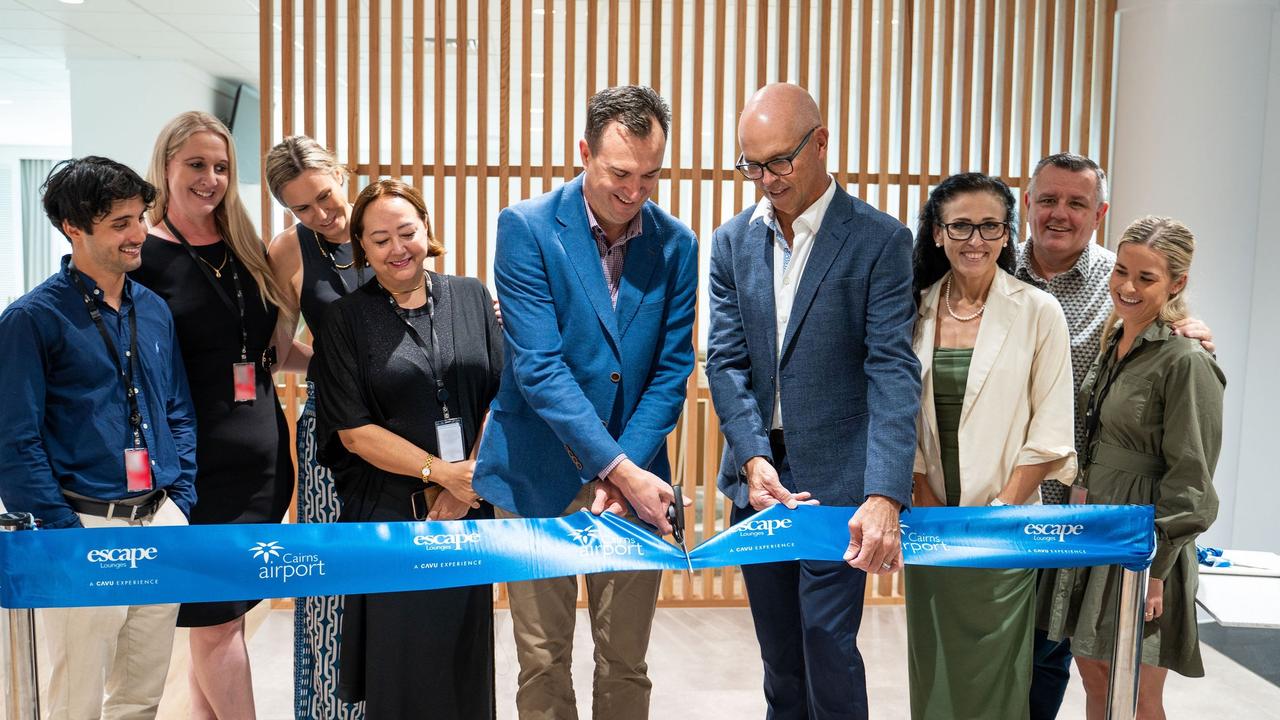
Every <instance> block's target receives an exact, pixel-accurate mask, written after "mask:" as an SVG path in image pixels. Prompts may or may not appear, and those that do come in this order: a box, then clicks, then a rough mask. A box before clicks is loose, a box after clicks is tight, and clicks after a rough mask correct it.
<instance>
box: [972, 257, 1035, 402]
mask: <svg viewBox="0 0 1280 720" xmlns="http://www.w3.org/2000/svg"><path fill="white" fill-rule="evenodd" d="M1018 292H1020V291H1019V290H1017V289H1016V288H1015V287H1014V286H1013V285H1012V283H1010V282H1009V275H1008V274H1007V273H1005V272H1004V271H1003V270H996V276H995V279H994V280H992V281H991V291H990V292H988V293H987V305H986V309H985V310H984V311H983V313H982V325H981V327H979V328H978V339H977V341H976V342H975V343H974V347H973V359H972V360H971V361H970V363H969V379H968V380H967V381H966V382H965V388H964V408H963V409H961V411H960V425H961V426H963V425H964V423H965V421H966V420H967V419H968V417H969V412H970V411H971V410H972V409H973V405H974V401H975V400H976V399H977V397H978V393H980V392H982V386H983V385H984V384H985V383H986V381H987V376H988V375H990V374H991V368H992V367H993V366H994V365H995V363H996V358H997V357H999V355H1000V349H1001V348H1002V347H1004V343H1005V340H1006V339H1007V338H1008V337H1009V329H1010V328H1011V327H1012V326H1013V321H1014V320H1015V319H1016V318H1017V317H1018V313H1019V312H1021V310H1022V303H1021V302H1020V301H1019V298H1018V297H1017V293H1018Z"/></svg>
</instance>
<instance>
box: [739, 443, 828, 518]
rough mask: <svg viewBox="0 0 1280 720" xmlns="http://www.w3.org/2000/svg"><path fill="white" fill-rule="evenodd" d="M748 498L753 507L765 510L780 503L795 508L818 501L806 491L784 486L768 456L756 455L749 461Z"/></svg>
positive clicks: (747, 468) (814, 503)
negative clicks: (793, 490) (792, 489)
mask: <svg viewBox="0 0 1280 720" xmlns="http://www.w3.org/2000/svg"><path fill="white" fill-rule="evenodd" d="M746 471H747V500H748V501H749V502H750V503H751V507H753V508H755V509H756V510H757V511H758V510H764V509H765V508H767V507H770V506H772V505H777V504H779V503H781V504H783V505H786V506H787V509H788V510H795V509H796V506H797V505H817V504H818V501H817V500H814V499H813V498H812V496H811V495H810V494H809V493H808V492H807V491H806V492H798V493H793V492H791V491H790V490H788V489H786V488H785V487H783V486H782V481H781V480H779V479H778V471H777V470H775V469H774V467H773V464H772V463H770V462H769V461H768V460H767V459H766V458H763V457H760V456H758V455H757V456H756V457H753V458H751V459H750V460H748V461H747V466H746Z"/></svg>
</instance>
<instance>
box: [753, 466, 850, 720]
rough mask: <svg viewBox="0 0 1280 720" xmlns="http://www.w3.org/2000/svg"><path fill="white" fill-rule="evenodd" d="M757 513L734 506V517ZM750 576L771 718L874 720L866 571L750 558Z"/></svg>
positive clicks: (787, 482) (783, 473) (784, 473)
mask: <svg viewBox="0 0 1280 720" xmlns="http://www.w3.org/2000/svg"><path fill="white" fill-rule="evenodd" d="M780 450H782V451H783V452H779V451H780ZM773 452H774V457H775V458H777V459H778V467H777V469H778V471H779V472H778V475H779V478H780V479H781V480H782V483H783V485H784V486H786V487H787V488H789V489H791V490H792V491H795V490H796V488H795V487H794V486H793V484H792V482H791V473H790V468H789V467H788V466H787V462H786V455H785V448H781V447H775V448H774V450H773ZM800 489H802V490H803V488H800ZM753 514H755V510H753V509H751V508H750V507H747V508H745V509H744V508H739V507H734V508H733V513H732V515H731V518H732V521H733V522H738V521H739V520H742V519H743V518H746V517H750V516H751V515H753ZM742 577H743V579H744V580H745V582H746V586H747V598H748V600H749V601H750V603H751V618H752V621H753V622H754V623H755V630H756V639H757V640H758V641H759V643H760V658H761V660H763V661H764V695H765V700H766V701H767V702H768V705H769V710H768V713H767V715H766V718H768V720H866V718H867V675H866V668H865V666H864V665H863V662H862V655H861V653H859V652H858V645H857V639H858V627H859V625H861V624H862V597H863V588H864V587H865V586H866V580H867V576H866V573H864V572H863V571H861V570H855V569H853V568H851V567H849V566H848V565H847V564H845V563H843V562H810V561H803V560H802V561H799V562H782V563H763V564H759V565H744V566H743V567H742Z"/></svg>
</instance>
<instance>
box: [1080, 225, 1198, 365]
mask: <svg viewBox="0 0 1280 720" xmlns="http://www.w3.org/2000/svg"><path fill="white" fill-rule="evenodd" d="M1128 244H1137V245H1144V246H1146V247H1149V248H1151V249H1152V250H1155V251H1156V252H1158V253H1160V254H1161V255H1163V256H1164V260H1165V264H1166V265H1168V266H1169V280H1170V282H1177V280H1178V278H1181V277H1186V276H1187V274H1188V273H1189V272H1190V271H1191V257H1192V255H1194V254H1195V250H1196V238H1195V235H1192V234H1191V229H1190V228H1188V227H1187V226H1186V225H1183V224H1182V223H1180V222H1178V221H1177V220H1174V219H1173V218H1169V217H1157V216H1155V215H1148V216H1146V217H1142V218H1138V219H1137V220H1134V221H1133V222H1132V223H1130V225H1129V227H1127V228H1125V230H1124V234H1122V235H1121V236H1120V243H1119V244H1118V245H1116V252H1117V253H1119V252H1120V248H1122V247H1124V246H1125V245H1128ZM1186 292H1187V286H1186V285H1185V284H1184V285H1183V286H1182V289H1181V290H1179V291H1177V292H1175V293H1173V294H1172V295H1170V296H1169V300H1168V302H1166V303H1165V304H1164V305H1163V306H1162V307H1161V308H1160V314H1159V315H1158V316H1157V319H1158V320H1159V321H1160V322H1163V323H1166V324H1169V323H1175V322H1177V321H1179V320H1182V319H1184V318H1186V317H1188V316H1189V314H1190V310H1188V309H1187V299H1186ZM1119 324H1120V316H1119V315H1118V314H1117V313H1116V311H1115V309H1114V308H1113V309H1112V310H1111V315H1110V316H1109V317H1107V322H1106V324H1105V325H1103V332H1102V351H1103V352H1106V349H1107V347H1109V346H1110V344H1111V340H1112V338H1114V337H1115V334H1116V330H1117V329H1119Z"/></svg>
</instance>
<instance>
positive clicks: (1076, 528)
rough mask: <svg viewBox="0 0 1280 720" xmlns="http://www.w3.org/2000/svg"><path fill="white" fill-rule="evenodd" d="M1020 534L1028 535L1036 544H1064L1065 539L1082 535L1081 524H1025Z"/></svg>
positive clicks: (1082, 526) (1082, 527)
mask: <svg viewBox="0 0 1280 720" xmlns="http://www.w3.org/2000/svg"><path fill="white" fill-rule="evenodd" d="M1022 532H1023V533H1025V534H1027V535H1030V536H1031V538H1032V539H1033V540H1036V541H1037V542H1055V541H1056V542H1066V541H1067V537H1069V536H1072V535H1083V534H1084V525H1083V524H1072V523H1027V524H1026V525H1025V526H1024V527H1023V528H1022Z"/></svg>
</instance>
